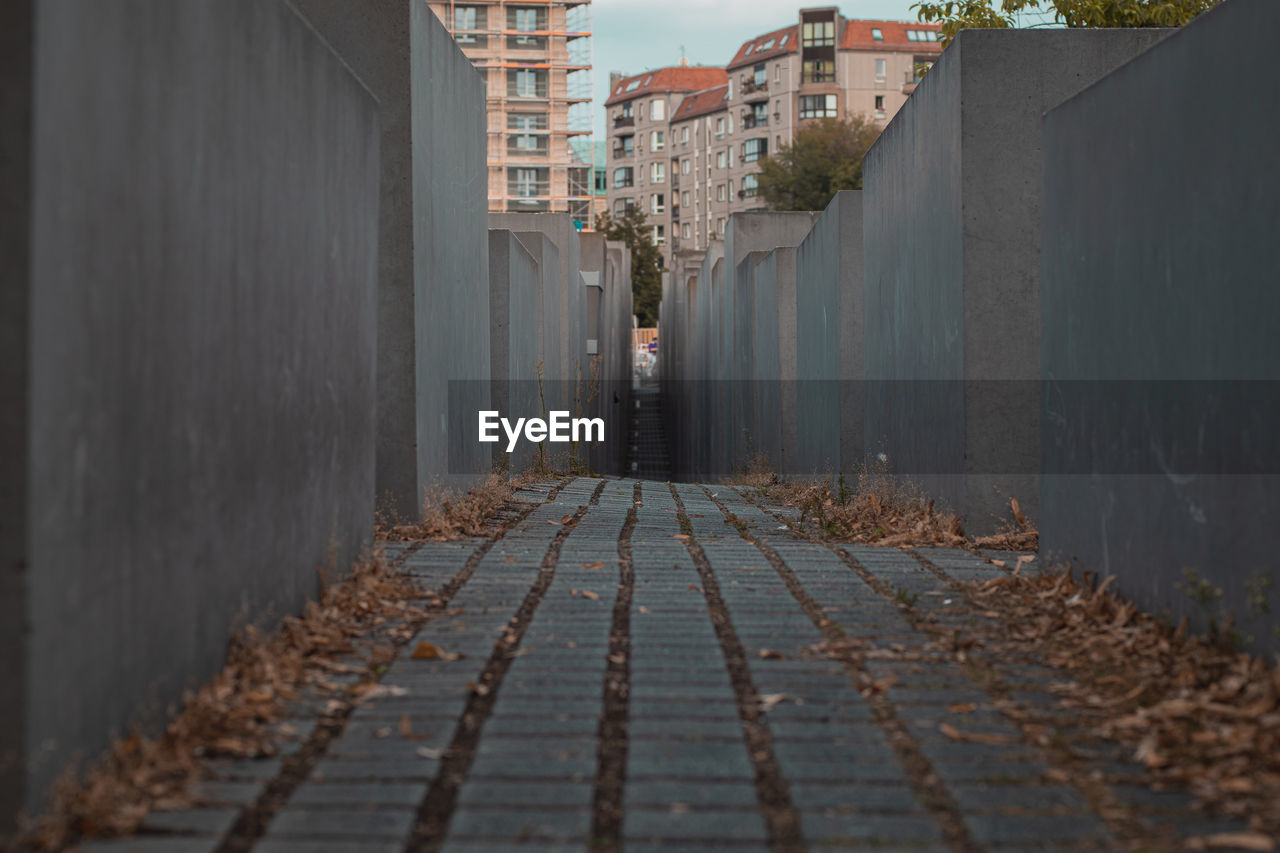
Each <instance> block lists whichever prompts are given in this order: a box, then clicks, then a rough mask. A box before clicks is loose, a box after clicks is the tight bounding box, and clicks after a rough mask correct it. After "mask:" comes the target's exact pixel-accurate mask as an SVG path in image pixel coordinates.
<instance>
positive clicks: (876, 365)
mask: <svg viewBox="0 0 1280 853" xmlns="http://www.w3.org/2000/svg"><path fill="white" fill-rule="evenodd" d="M1167 33H1168V31H1166V30H1093V31H1083V30H970V31H965V32H963V33H961V34H960V35H959V36H958V38H957V39H956V41H955V43H954V44H953V45H951V46H950V47H949V48H948V49H947V50H946V51H945V52H944V53H943V55H942V57H941V58H940V60H939V62H938V63H937V64H936V65H935V66H934V67H933V69H932V70H931V71H930V72H929V75H928V76H927V77H926V78H925V79H924V82H923V83H922V84H921V85H920V87H919V88H918V89H917V90H916V92H915V94H913V95H912V97H911V99H910V100H909V101H908V102H907V105H906V106H905V107H904V108H903V109H902V110H901V111H900V112H899V113H898V115H897V116H895V118H894V120H893V121H892V122H891V123H890V124H889V126H888V127H887V128H886V129H885V132H884V133H883V135H882V136H881V137H880V139H879V140H878V141H877V142H876V144H875V145H874V146H873V147H872V149H871V151H870V152H869V153H868V155H867V157H866V160H865V162H864V166H863V174H864V179H863V180H864V187H865V188H866V191H865V204H864V208H865V210H866V217H865V226H864V231H865V236H864V245H865V247H866V253H867V254H866V261H865V273H866V288H867V293H866V308H865V310H866V316H867V317H874V318H875V320H874V322H870V323H868V324H867V326H866V368H867V378H868V379H869V380H871V381H872V383H873V385H872V390H871V394H870V400H869V404H868V412H867V419H866V425H867V433H866V440H867V443H868V444H869V445H871V446H876V447H883V448H885V450H884V452H886V453H887V455H888V458H889V465H890V466H891V468H892V469H893V470H894V471H896V472H900V473H903V474H906V475H908V476H910V477H911V478H912V479H915V480H917V481H918V482H920V483H921V485H922V486H924V488H925V489H926V490H927V491H929V492H930V493H932V494H935V495H938V496H939V497H941V498H942V499H944V500H945V501H946V502H947V503H949V504H951V505H952V506H953V507H954V508H955V509H957V510H959V511H960V512H961V513H962V514H963V515H964V516H965V519H966V523H967V526H968V529H970V530H971V531H976V532H983V531H989V530H992V529H994V528H995V527H996V526H997V524H998V519H999V518H1001V517H1006V516H1007V513H1008V501H1009V498H1010V497H1017V498H1018V499H1019V500H1020V501H1021V502H1022V505H1023V507H1024V509H1025V510H1027V512H1028V514H1029V515H1031V516H1032V517H1033V519H1034V518H1035V516H1036V514H1037V513H1036V503H1037V501H1038V491H1039V486H1038V480H1037V476H1036V471H1037V469H1038V462H1039V458H1040V448H1039V436H1040V428H1039V423H1038V421H1039V409H1040V406H1039V387H1038V380H1039V378H1040V340H1039V338H1040V325H1039V322H1038V318H1039V316H1040V234H1041V220H1040V209H1041V195H1042V194H1041V175H1042V167H1043V156H1042V146H1041V116H1042V115H1043V114H1044V112H1045V111H1046V110H1049V109H1051V108H1053V107H1054V106H1057V105H1058V104H1059V103H1061V102H1062V101H1063V100H1065V99H1066V98H1068V97H1070V96H1072V95H1074V94H1076V93H1077V92H1079V91H1080V90H1081V89H1082V88H1084V87H1085V86H1087V85H1089V84H1090V83H1093V82H1094V81H1096V80H1098V79H1099V78H1100V77H1102V76H1104V75H1105V74H1107V73H1108V72H1110V71H1112V70H1113V69H1115V68H1116V67H1118V66H1120V65H1121V64H1123V63H1125V62H1127V61H1128V60H1130V59H1132V58H1133V57H1134V56H1136V55H1138V54H1139V53H1141V52H1142V51H1144V50H1146V49H1147V48H1149V47H1151V46H1152V45H1154V44H1156V43H1157V42H1158V41H1160V40H1161V39H1162V38H1164V37H1165V36H1166V35H1167Z"/></svg>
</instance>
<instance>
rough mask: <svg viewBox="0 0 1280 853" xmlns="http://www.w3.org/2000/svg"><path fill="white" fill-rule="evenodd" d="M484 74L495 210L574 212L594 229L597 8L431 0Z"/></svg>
mask: <svg viewBox="0 0 1280 853" xmlns="http://www.w3.org/2000/svg"><path fill="white" fill-rule="evenodd" d="M429 5H430V7H431V10H432V11H433V12H434V13H435V14H436V16H437V17H438V18H440V20H441V21H443V22H444V25H445V26H446V27H447V28H448V30H449V32H450V33H452V34H453V37H454V40H455V41H457V43H458V46H459V47H461V48H462V50H463V52H464V53H465V54H466V55H467V57H468V58H469V59H470V60H471V61H472V63H473V64H474V65H475V67H476V69H477V70H479V72H480V74H481V76H482V77H483V78H484V81H485V86H486V90H487V95H486V97H487V109H488V115H489V123H488V130H489V150H488V164H489V210H490V211H491V212H517V213H530V212H539V211H551V212H555V213H568V214H570V215H572V216H573V218H574V219H575V220H579V221H581V222H583V223H584V225H585V226H586V227H590V223H591V222H592V220H593V212H592V202H593V198H594V195H593V192H592V187H593V185H594V175H593V173H592V167H593V164H592V160H593V157H592V153H593V152H592V146H590V145H580V144H576V143H575V142H574V140H575V139H577V138H578V137H584V138H585V137H588V136H590V134H591V0H519V2H508V0H466V1H465V2H455V0H430V2H429Z"/></svg>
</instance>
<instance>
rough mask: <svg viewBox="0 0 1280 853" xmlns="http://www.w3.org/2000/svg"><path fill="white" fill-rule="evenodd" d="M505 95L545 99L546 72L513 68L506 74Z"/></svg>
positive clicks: (535, 69)
mask: <svg viewBox="0 0 1280 853" xmlns="http://www.w3.org/2000/svg"><path fill="white" fill-rule="evenodd" d="M507 94H508V95H510V96H513V97H517V98H545V97H546V96H547V72H546V71H543V70H539V69H537V68H513V69H511V70H510V71H508V72H507Z"/></svg>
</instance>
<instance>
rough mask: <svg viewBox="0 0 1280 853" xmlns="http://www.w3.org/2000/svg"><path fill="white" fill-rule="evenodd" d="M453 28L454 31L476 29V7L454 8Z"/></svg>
mask: <svg viewBox="0 0 1280 853" xmlns="http://www.w3.org/2000/svg"><path fill="white" fill-rule="evenodd" d="M453 28H454V29H455V30H474V29H476V28H477V27H476V7H475V6H455V7H454V9H453Z"/></svg>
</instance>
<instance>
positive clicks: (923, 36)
mask: <svg viewBox="0 0 1280 853" xmlns="http://www.w3.org/2000/svg"><path fill="white" fill-rule="evenodd" d="M937 40H938V33H937V31H936V30H907V41H937Z"/></svg>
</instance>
